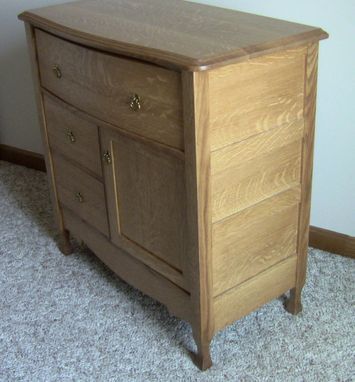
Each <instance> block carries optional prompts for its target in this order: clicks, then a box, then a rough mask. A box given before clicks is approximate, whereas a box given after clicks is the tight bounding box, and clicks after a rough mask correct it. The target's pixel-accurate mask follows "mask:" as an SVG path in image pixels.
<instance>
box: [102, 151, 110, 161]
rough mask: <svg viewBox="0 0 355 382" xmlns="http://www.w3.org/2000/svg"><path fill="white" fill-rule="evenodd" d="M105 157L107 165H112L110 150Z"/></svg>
mask: <svg viewBox="0 0 355 382" xmlns="http://www.w3.org/2000/svg"><path fill="white" fill-rule="evenodd" d="M103 157H104V160H105V162H106V163H107V164H111V163H112V158H111V154H110V152H109V151H108V150H107V151H106V152H105V153H104V155H103Z"/></svg>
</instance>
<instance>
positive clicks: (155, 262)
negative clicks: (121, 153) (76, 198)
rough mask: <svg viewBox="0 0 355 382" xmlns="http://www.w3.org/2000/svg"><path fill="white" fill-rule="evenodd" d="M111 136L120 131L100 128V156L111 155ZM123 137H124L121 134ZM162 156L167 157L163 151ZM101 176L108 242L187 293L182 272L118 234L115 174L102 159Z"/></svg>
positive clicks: (109, 165)
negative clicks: (104, 197)
mask: <svg viewBox="0 0 355 382" xmlns="http://www.w3.org/2000/svg"><path fill="white" fill-rule="evenodd" d="M111 134H121V131H118V130H117V129H116V128H108V127H100V129H99V136H100V144H101V151H102V154H103V153H104V152H105V151H106V150H109V151H110V153H112V147H111V142H110V139H109V136H110V135H111ZM123 136H126V135H125V134H123ZM129 138H130V139H133V140H135V138H132V137H129ZM144 144H146V145H147V146H148V147H149V149H152V150H154V149H155V146H154V147H151V146H150V144H149V143H148V142H144ZM164 155H169V153H167V152H166V151H164ZM102 157H103V155H101V160H102V166H103V174H104V184H105V192H106V202H107V211H108V218H109V229H110V240H111V242H112V243H113V244H114V245H116V246H117V247H120V248H122V249H123V250H124V251H126V252H128V253H129V254H131V256H132V257H134V258H135V259H137V260H139V261H141V262H142V263H144V264H146V265H147V266H149V267H150V268H151V269H152V270H154V271H156V272H159V273H160V274H162V275H163V276H164V277H166V278H168V279H169V280H171V281H172V282H173V283H175V284H176V285H178V286H179V287H180V288H182V289H184V290H185V291H188V290H189V289H188V285H187V283H186V278H185V277H184V272H183V271H180V270H178V269H176V268H174V267H173V266H172V265H170V264H168V263H167V262H166V261H164V259H161V258H159V257H158V256H156V255H155V254H154V253H151V252H149V251H148V250H146V249H145V248H143V247H142V246H140V245H139V244H138V243H136V242H134V241H133V240H131V239H130V238H128V237H127V236H125V235H124V234H121V233H120V231H121V230H120V222H119V211H118V209H117V208H116V207H117V206H118V196H117V194H116V188H115V186H114V184H115V180H114V179H115V174H114V170H115V168H114V162H113V161H112V163H111V164H107V163H105V162H104V160H103V159H102Z"/></svg>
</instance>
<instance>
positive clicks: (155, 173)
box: [101, 129, 186, 271]
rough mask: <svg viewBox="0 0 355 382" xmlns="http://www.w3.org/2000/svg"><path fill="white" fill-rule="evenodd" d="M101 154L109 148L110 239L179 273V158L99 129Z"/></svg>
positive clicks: (182, 244) (182, 221)
mask: <svg viewBox="0 0 355 382" xmlns="http://www.w3.org/2000/svg"><path fill="white" fill-rule="evenodd" d="M101 136H102V149H103V152H105V151H106V150H109V152H110V154H111V161H112V162H111V164H106V166H105V167H106V171H105V176H106V186H107V196H108V206H109V211H110V212H109V215H110V229H111V239H112V241H113V242H114V243H116V244H117V245H121V244H122V239H128V240H130V241H131V242H133V243H135V244H136V245H137V246H139V247H140V248H141V249H143V252H142V251H140V254H141V255H142V254H143V257H144V252H146V253H148V254H149V255H150V256H151V255H153V256H154V257H155V258H156V260H157V261H161V262H164V263H166V264H168V265H169V266H171V267H172V268H174V269H175V270H178V271H181V269H182V265H181V262H182V256H183V254H184V251H185V229H186V224H185V221H186V209H185V204H186V203H185V181H184V162H183V160H182V159H181V158H178V157H177V156H176V155H174V154H170V153H169V149H164V148H161V147H159V146H156V145H154V144H150V143H149V142H144V141H140V140H135V139H133V138H131V137H129V136H126V135H125V134H121V133H119V132H118V131H116V130H112V129H102V131H101Z"/></svg>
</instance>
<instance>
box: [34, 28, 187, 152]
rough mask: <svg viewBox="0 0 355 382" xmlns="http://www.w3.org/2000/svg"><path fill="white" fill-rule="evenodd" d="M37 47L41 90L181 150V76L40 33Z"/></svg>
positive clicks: (39, 31)
mask: <svg viewBox="0 0 355 382" xmlns="http://www.w3.org/2000/svg"><path fill="white" fill-rule="evenodd" d="M36 44H37V51H38V63H39V69H40V78H41V85H42V86H43V87H44V88H46V89H47V90H49V91H51V92H52V93H54V94H55V95H57V96H58V97H60V98H61V99H63V100H65V101H66V102H68V103H70V104H72V105H74V106H76V107H77V108H78V109H81V110H83V111H86V112H87V113H89V114H91V115H92V116H95V117H97V118H100V119H102V120H103V121H106V122H109V123H112V124H114V125H116V126H119V127H121V128H122V129H126V130H129V131H131V132H133V133H135V134H138V135H141V136H144V137H146V138H149V139H152V140H155V141H158V142H160V143H164V144H166V145H169V146H172V147H175V148H178V149H181V150H183V146H184V140H183V129H182V126H183V124H182V100H181V77H180V73H178V72H175V71H172V70H168V69H164V68H161V67H158V66H155V65H151V64H148V63H144V62H140V61H136V60H131V59H125V58H121V57H117V56H114V55H111V54H106V53H102V52H99V51H96V50H94V49H90V48H86V47H83V46H80V45H77V44H74V43H71V42H68V41H66V40H63V39H61V38H58V37H55V36H53V35H51V34H48V33H45V32H43V31H41V30H39V29H37V30H36Z"/></svg>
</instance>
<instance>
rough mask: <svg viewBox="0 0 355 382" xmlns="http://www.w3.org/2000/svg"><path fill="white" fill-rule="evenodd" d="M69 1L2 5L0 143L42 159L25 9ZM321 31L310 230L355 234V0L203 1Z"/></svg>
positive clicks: (16, 0) (17, 0)
mask: <svg viewBox="0 0 355 382" xmlns="http://www.w3.org/2000/svg"><path fill="white" fill-rule="evenodd" d="M61 2H64V1H54V0H8V1H5V0H0V9H1V12H0V85H1V87H0V142H1V143H4V144H8V145H13V146H17V147H20V148H24V149H28V150H32V151H37V152H42V148H41V142H40V135H39V129H38V125H37V118H36V112H35V105H34V99H33V89H32V83H31V79H30V69H29V60H28V55H27V50H26V49H27V48H26V45H25V34H24V29H23V25H22V23H21V22H19V21H18V20H17V19H16V15H17V14H18V13H20V12H21V11H22V10H24V9H28V8H34V7H40V6H44V5H49V4H55V3H61ZM197 2H201V3H205V4H211V5H218V6H222V7H226V8H234V9H238V10H241V11H245V12H252V13H257V14H261V15H265V16H271V17H276V18H282V19H286V20H290V21H295V22H300V23H304V24H309V25H314V26H320V27H322V28H323V29H324V30H326V31H327V32H328V33H329V34H330V39H329V40H325V41H321V44H320V46H321V47H320V57H319V58H320V65H319V88H318V112H317V132H316V146H315V167H314V177H313V200H312V216H311V224H312V225H315V226H318V227H322V228H327V229H331V230H334V231H337V232H341V233H345V234H349V235H352V236H354V235H355V112H354V109H355V105H354V91H355V81H354V76H355V55H354V36H355V23H354V19H355V1H351V0H338V1H331V0H324V1H309V0H298V1H293V0H268V1H260V0H199V1H197Z"/></svg>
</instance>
